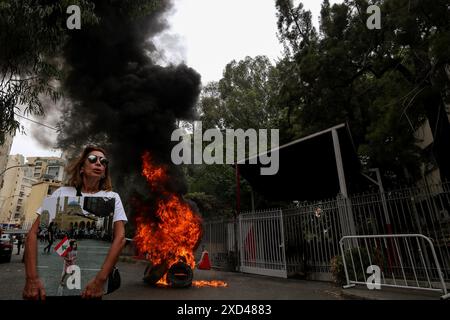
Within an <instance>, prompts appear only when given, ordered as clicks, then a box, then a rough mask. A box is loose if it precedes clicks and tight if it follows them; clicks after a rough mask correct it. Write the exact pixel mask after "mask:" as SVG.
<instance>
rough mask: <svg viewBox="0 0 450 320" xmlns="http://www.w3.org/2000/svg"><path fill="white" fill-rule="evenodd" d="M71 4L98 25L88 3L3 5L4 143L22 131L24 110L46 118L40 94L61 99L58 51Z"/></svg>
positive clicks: (0, 96)
mask: <svg viewBox="0 0 450 320" xmlns="http://www.w3.org/2000/svg"><path fill="white" fill-rule="evenodd" d="M73 4H75V5H79V6H81V7H82V8H83V9H84V10H82V19H83V22H84V23H86V24H89V23H96V18H95V15H94V13H93V7H94V4H93V2H91V1H87V0H77V1H69V0H64V1H57V0H54V1H51V0H19V1H8V0H2V1H0V77H1V82H0V106H1V113H0V144H2V143H3V142H4V138H5V134H6V133H10V134H14V133H15V131H16V129H19V128H20V125H19V122H18V121H17V119H16V118H15V113H18V112H20V110H21V109H20V107H23V108H24V110H23V112H24V113H25V114H26V115H29V114H32V115H42V114H43V113H44V105H43V103H42V101H41V95H46V96H49V97H51V98H52V99H53V100H56V99H58V98H59V97H60V96H61V93H60V91H59V86H58V80H61V77H62V73H61V66H62V61H61V59H59V58H60V56H59V53H60V50H61V48H62V46H63V45H64V42H65V40H66V39H67V36H68V32H67V31H68V30H67V28H66V19H67V17H68V15H67V13H66V9H67V7H68V6H69V5H73Z"/></svg>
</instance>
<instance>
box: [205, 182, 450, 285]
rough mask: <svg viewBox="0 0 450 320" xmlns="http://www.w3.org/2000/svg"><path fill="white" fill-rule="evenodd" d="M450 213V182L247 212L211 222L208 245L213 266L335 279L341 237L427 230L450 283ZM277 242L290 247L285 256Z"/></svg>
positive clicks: (206, 238)
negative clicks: (333, 263) (282, 268)
mask: <svg viewBox="0 0 450 320" xmlns="http://www.w3.org/2000/svg"><path fill="white" fill-rule="evenodd" d="M449 213H450V183H444V184H439V185H433V186H423V187H412V188H402V189H399V190H393V191H387V192H385V193H382V194H381V193H367V194H359V195H353V196H351V197H350V198H348V199H343V198H341V197H337V198H335V199H328V200H324V201H317V202H299V203H296V204H295V205H294V206H291V207H289V208H283V209H280V208H276V209H269V210H263V211H256V212H246V213H243V214H241V215H240V217H239V219H237V220H236V221H235V222H234V221H232V220H231V221H230V220H227V221H206V222H205V224H204V230H205V232H204V237H203V241H202V244H203V245H205V246H206V248H207V249H208V251H209V252H210V255H211V256H212V260H213V261H212V262H213V265H214V264H216V265H218V266H219V267H220V266H222V267H223V265H224V261H228V263H235V264H236V263H237V264H240V265H241V266H244V268H245V267H246V266H247V267H248V265H249V264H250V265H253V266H257V267H258V268H265V269H269V270H280V268H279V264H280V263H281V264H284V263H285V265H286V272H287V275H288V276H294V275H304V276H308V277H309V278H312V279H316V278H318V279H323V280H331V276H330V267H331V260H332V258H333V257H335V256H337V255H340V248H339V240H340V239H341V238H342V237H343V236H348V235H380V234H422V235H425V236H427V237H429V238H430V239H431V241H432V242H433V245H434V248H435V249H436V256H437V259H438V262H439V264H440V266H441V269H442V273H443V277H444V280H445V281H447V282H450V214H449ZM280 221H282V223H281V222H280ZM252 230H253V231H252ZM274 230H277V231H274ZM251 232H252V233H253V235H252V236H251V237H250V238H249V233H250V234H251ZM235 235H237V238H235V237H234V236H235ZM281 235H282V238H280V237H281ZM248 239H253V240H252V241H253V242H254V244H253V245H252V244H251V242H249V240H248ZM233 243H235V244H236V245H233ZM273 244H278V247H279V248H283V249H284V250H282V251H283V252H284V258H283V254H282V252H281V251H280V250H279V249H273V248H274V245H273ZM271 245H272V247H270V246H271ZM280 246H281V247H280ZM275 247H276V246H275ZM249 248H250V249H249ZM270 248H272V249H270ZM236 250H238V251H239V252H238V251H236ZM243 250H244V252H242V251H243ZM245 250H247V251H245ZM261 250H262V251H261ZM264 250H272V251H271V252H272V253H270V254H269V255H268V253H267V252H266V251H264ZM274 250H275V251H274ZM428 254H429V252H428ZM270 255H272V256H270ZM274 256H277V257H278V258H277V259H278V260H276V259H275V260H276V261H277V262H275V260H274V258H273V257H274ZM230 257H232V258H230ZM268 257H270V259H269V258H268ZM233 259H234V260H233ZM236 259H238V260H240V261H237V260H236ZM280 259H281V260H280ZM283 259H284V260H283ZM231 260H232V261H231ZM280 261H281V262H280Z"/></svg>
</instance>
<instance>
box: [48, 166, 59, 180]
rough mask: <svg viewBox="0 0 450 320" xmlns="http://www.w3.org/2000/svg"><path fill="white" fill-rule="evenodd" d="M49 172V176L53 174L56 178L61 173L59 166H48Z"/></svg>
mask: <svg viewBox="0 0 450 320" xmlns="http://www.w3.org/2000/svg"><path fill="white" fill-rule="evenodd" d="M47 174H48V175H49V176H53V177H54V178H56V177H58V175H59V167H48V168H47Z"/></svg>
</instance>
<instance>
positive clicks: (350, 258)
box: [330, 248, 374, 286]
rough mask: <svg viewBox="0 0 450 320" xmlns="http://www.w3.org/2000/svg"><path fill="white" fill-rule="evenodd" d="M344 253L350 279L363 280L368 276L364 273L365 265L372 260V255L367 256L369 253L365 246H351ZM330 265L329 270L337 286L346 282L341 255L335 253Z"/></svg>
mask: <svg viewBox="0 0 450 320" xmlns="http://www.w3.org/2000/svg"><path fill="white" fill-rule="evenodd" d="M344 254H345V263H346V265H347V272H348V276H349V278H350V280H353V281H355V280H357V281H360V282H365V281H366V279H367V278H368V276H369V275H368V274H366V270H367V267H369V266H370V265H371V262H373V261H374V260H373V257H370V256H369V253H368V251H367V250H366V249H365V248H352V249H350V250H346V251H345V253H344ZM330 265H331V270H330V272H331V276H332V278H333V282H334V283H336V284H337V285H339V286H342V285H344V284H346V283H347V279H346V277H345V268H344V262H343V260H342V256H341V255H337V256H335V257H333V258H332V259H331V262H330ZM355 275H356V277H355Z"/></svg>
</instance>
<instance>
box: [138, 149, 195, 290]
mask: <svg viewBox="0 0 450 320" xmlns="http://www.w3.org/2000/svg"><path fill="white" fill-rule="evenodd" d="M151 160H152V159H151V157H150V154H149V153H148V152H146V153H144V155H143V156H142V161H143V165H142V167H143V169H142V175H143V176H144V177H145V178H146V179H147V181H148V183H149V185H150V186H151V187H152V189H154V190H156V188H161V186H162V185H164V182H165V181H166V180H167V174H166V169H165V168H164V167H162V166H160V167H158V166H156V165H154V164H153V163H152V161H151ZM163 195H164V197H163V199H160V200H159V202H158V204H157V211H156V216H157V217H158V218H159V221H158V222H150V223H149V222H148V221H147V220H145V219H144V218H143V217H139V218H137V219H136V222H137V230H136V236H135V242H136V247H137V249H138V251H139V252H140V254H144V255H147V259H148V260H150V261H151V262H152V263H153V265H158V264H162V263H165V264H167V267H168V268H170V266H172V264H174V263H176V262H178V261H180V260H183V261H184V262H185V263H186V264H188V265H189V266H190V267H191V268H192V269H194V267H195V258H194V252H193V251H194V250H195V246H196V245H198V241H199V239H200V237H201V233H202V227H201V220H200V217H199V216H198V215H196V214H195V213H194V212H193V210H192V209H191V207H190V206H189V205H188V204H187V203H186V202H184V201H183V199H181V198H180V197H179V196H178V195H176V194H170V193H168V192H166V191H163ZM157 284H160V285H164V284H167V281H166V275H164V277H163V278H162V279H161V280H160V281H159V282H158V283H157Z"/></svg>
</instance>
